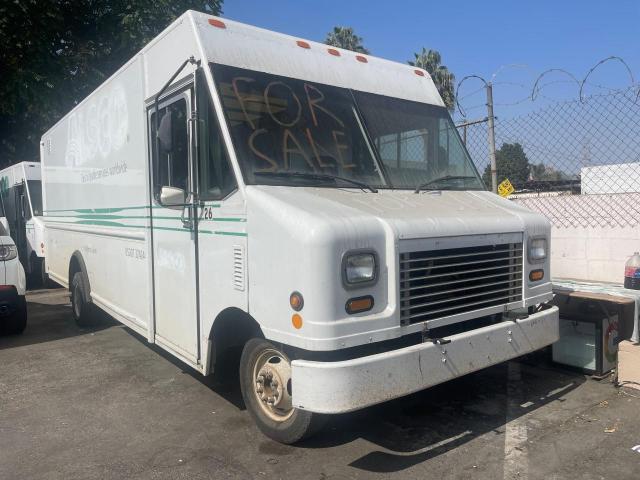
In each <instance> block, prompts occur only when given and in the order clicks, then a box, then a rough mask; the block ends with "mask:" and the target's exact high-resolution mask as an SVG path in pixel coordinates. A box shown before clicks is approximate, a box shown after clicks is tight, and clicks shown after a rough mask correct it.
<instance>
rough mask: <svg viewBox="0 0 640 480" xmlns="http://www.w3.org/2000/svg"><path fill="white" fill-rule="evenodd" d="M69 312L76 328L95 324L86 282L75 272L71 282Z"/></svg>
mask: <svg viewBox="0 0 640 480" xmlns="http://www.w3.org/2000/svg"><path fill="white" fill-rule="evenodd" d="M71 310H72V312H73V318H74V319H75V321H76V324H78V326H81V327H86V326H92V325H94V324H95V308H94V306H93V303H91V302H90V301H89V294H88V288H87V281H86V279H85V275H84V274H83V273H82V272H76V273H75V274H74V275H73V279H72V280H71Z"/></svg>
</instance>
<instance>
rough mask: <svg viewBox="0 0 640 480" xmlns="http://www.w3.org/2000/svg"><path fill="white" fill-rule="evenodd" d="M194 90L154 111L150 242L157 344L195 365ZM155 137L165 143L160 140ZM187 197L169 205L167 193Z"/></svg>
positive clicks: (163, 102) (180, 93)
mask: <svg viewBox="0 0 640 480" xmlns="http://www.w3.org/2000/svg"><path fill="white" fill-rule="evenodd" d="M192 98H193V90H192V86H191V85H189V86H187V87H185V88H183V89H181V90H179V91H177V92H173V93H170V94H169V95H168V96H166V97H165V98H164V99H163V100H161V102H160V103H159V105H158V111H159V118H158V119H156V112H155V111H154V109H153V107H152V108H151V109H150V110H149V114H148V117H147V118H148V120H149V132H150V135H149V147H150V148H149V149H150V151H151V177H152V178H151V185H152V199H151V209H150V212H151V239H152V240H151V242H152V252H153V272H154V274H153V277H154V278H153V288H154V310H155V341H156V343H158V344H160V345H162V346H164V347H165V348H167V349H169V350H172V351H173V352H174V353H176V354H177V355H179V356H182V357H184V358H185V359H187V360H188V361H190V362H192V363H197V362H198V361H199V357H200V355H199V350H198V311H197V303H196V299H197V282H196V275H197V266H196V261H197V260H196V246H197V222H196V221H195V218H194V216H195V212H194V210H195V208H192V207H191V206H188V202H190V201H192V200H191V199H189V198H188V196H189V192H193V190H194V189H193V181H194V179H193V175H192V165H193V164H192V150H193V148H192V135H191V122H190V118H191V112H192V109H193V105H192ZM156 131H157V132H159V136H160V137H161V138H162V141H159V140H158V136H157V135H156ZM180 191H182V192H183V196H182V198H181V199H180V198H178V200H177V201H176V197H175V195H174V197H173V198H172V199H171V200H169V199H168V197H167V196H166V193H167V192H173V193H174V194H175V193H176V192H178V193H179V192H180Z"/></svg>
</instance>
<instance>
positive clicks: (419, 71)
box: [414, 70, 424, 77]
mask: <svg viewBox="0 0 640 480" xmlns="http://www.w3.org/2000/svg"><path fill="white" fill-rule="evenodd" d="M414 72H416V75H420V76H421V77H424V72H423V71H422V70H414Z"/></svg>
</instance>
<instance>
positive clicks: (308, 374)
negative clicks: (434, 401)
mask: <svg viewBox="0 0 640 480" xmlns="http://www.w3.org/2000/svg"><path fill="white" fill-rule="evenodd" d="M558 338H559V329H558V308H557V307H550V308H548V309H546V310H543V311H541V312H538V313H535V314H533V315H530V316H529V317H527V318H526V319H523V320H517V321H504V322H501V323H499V324H495V325H490V326H488V327H484V328H479V329H477V330H472V331H469V332H465V333H460V334H458V335H453V336H451V337H448V338H447V339H448V340H451V342H450V343H447V344H445V345H436V344H434V343H432V342H428V343H422V344H419V345H413V346H410V347H406V348H402V349H399V350H392V351H390V352H385V353H379V354H376V355H371V356H367V357H360V358H356V359H353V360H345V361H339V362H315V361H307V360H294V361H293V362H292V386H293V405H294V406H295V407H297V408H300V409H304V410H309V411H312V412H318V413H344V412H349V411H353V410H357V409H360V408H364V407H367V406H369V405H374V404H376V403H381V402H385V401H387V400H391V399H393V398H397V397H401V396H403V395H407V394H410V393H413V392H417V391H419V390H423V389H425V388H428V387H431V386H433V385H437V384H439V383H443V382H446V381H447V380H451V379H453V378H456V377H460V376H462V375H465V374H467V373H471V372H474V371H476V370H480V369H482V368H485V367H488V366H490V365H495V364H497V363H501V362H504V361H506V360H510V359H512V358H516V357H519V356H521V355H524V354H526V353H530V352H533V351H535V350H539V349H540V348H543V347H546V346H547V345H550V344H552V343H554V342H555V341H557V340H558Z"/></svg>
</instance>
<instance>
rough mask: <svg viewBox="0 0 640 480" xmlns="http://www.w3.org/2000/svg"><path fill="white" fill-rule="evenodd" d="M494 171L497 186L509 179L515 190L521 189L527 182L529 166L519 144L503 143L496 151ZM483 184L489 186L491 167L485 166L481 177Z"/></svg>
mask: <svg viewBox="0 0 640 480" xmlns="http://www.w3.org/2000/svg"><path fill="white" fill-rule="evenodd" d="M496 170H497V176H498V184H500V183H501V182H502V181H503V180H505V179H509V181H510V182H511V184H512V185H513V186H514V187H515V189H516V190H518V189H521V188H522V187H523V186H524V184H525V183H526V182H527V181H528V180H529V175H530V173H531V165H530V164H529V159H528V158H527V154H526V153H524V149H523V148H522V145H520V144H519V143H503V144H502V146H501V147H500V148H499V149H498V150H496ZM482 178H483V180H484V183H485V184H487V185H489V186H490V185H491V165H487V167H486V168H485V169H484V174H483V175H482Z"/></svg>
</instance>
